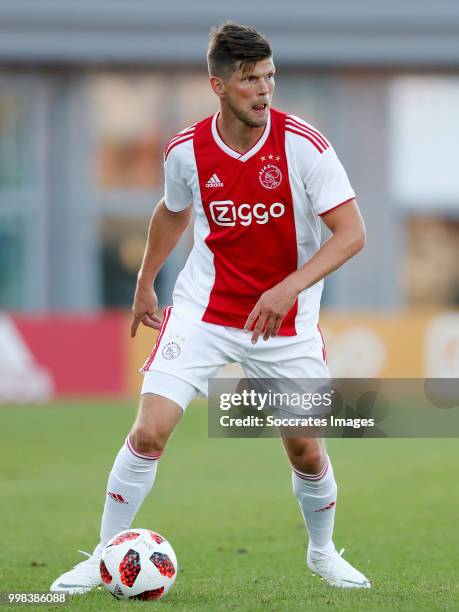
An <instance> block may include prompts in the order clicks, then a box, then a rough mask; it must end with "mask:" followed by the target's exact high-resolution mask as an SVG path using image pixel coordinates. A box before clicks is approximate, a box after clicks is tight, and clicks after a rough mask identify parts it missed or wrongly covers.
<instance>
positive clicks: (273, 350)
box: [243, 329, 370, 588]
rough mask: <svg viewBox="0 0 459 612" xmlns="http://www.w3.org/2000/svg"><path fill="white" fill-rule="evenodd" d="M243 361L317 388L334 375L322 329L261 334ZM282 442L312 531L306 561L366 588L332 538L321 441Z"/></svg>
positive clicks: (259, 373) (340, 582)
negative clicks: (265, 338) (289, 334)
mask: <svg viewBox="0 0 459 612" xmlns="http://www.w3.org/2000/svg"><path fill="white" fill-rule="evenodd" d="M247 336H248V341H247V342H249V341H250V336H249V335H248V334H247ZM243 367H244V370H245V373H246V375H247V377H249V378H251V379H257V378H265V379H266V378H268V379H283V380H285V381H293V380H295V379H303V380H307V381H308V383H307V386H308V387H309V388H310V386H311V384H316V385H317V389H319V388H321V387H322V386H323V385H324V384H325V383H326V382H327V381H328V380H329V379H330V373H329V371H328V367H327V364H326V360H325V349H324V346H323V341H322V336H321V334H320V331H319V329H314V330H313V331H312V332H311V334H299V335H297V336H293V337H290V338H289V337H282V336H277V337H274V338H270V339H269V340H268V341H267V342H263V341H260V340H259V341H258V343H257V344H256V345H255V346H253V347H249V346H248V345H247V357H246V359H245V361H244V364H243ZM287 387H289V388H290V383H289V384H288V385H287ZM295 416H298V414H296V415H295ZM283 442H284V446H285V449H286V451H287V454H288V457H289V460H290V463H291V465H292V479H293V491H294V494H295V496H296V498H297V500H298V503H299V505H300V509H301V512H302V514H303V516H304V519H305V523H306V527H307V530H308V533H309V537H310V541H309V547H308V556H307V564H308V567H309V568H310V569H311V570H312V571H313V573H315V574H318V575H320V576H321V577H322V578H323V579H324V580H326V581H327V582H328V583H329V584H331V585H333V586H338V587H342V588H368V587H369V586H370V582H369V581H368V580H367V578H365V576H364V575H363V574H361V573H360V572H359V571H358V570H356V569H355V568H354V567H352V566H351V565H350V564H349V563H348V562H347V561H345V560H344V559H343V558H342V557H341V554H342V552H343V551H341V552H340V553H338V552H337V551H336V549H335V546H334V544H333V540H332V535H333V526H334V518H335V508H336V493H337V486H336V482H335V478H334V475H333V469H332V466H331V462H330V458H329V457H328V455H327V453H326V450H325V445H324V443H323V441H322V440H321V439H319V438H313V437H311V438H309V437H292V438H288V437H287V435H285V436H283Z"/></svg>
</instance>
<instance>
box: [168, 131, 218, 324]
mask: <svg viewBox="0 0 459 612" xmlns="http://www.w3.org/2000/svg"><path fill="white" fill-rule="evenodd" d="M164 168H165V177H166V187H165V202H166V206H167V208H169V210H172V211H174V212H179V211H180V210H184V209H185V208H187V207H188V206H189V205H190V203H191V202H193V210H194V246H193V248H192V250H191V253H190V254H189V256H188V259H187V261H186V264H185V267H184V268H183V270H182V271H181V272H180V274H179V276H178V278H177V282H176V283H175V288H174V295H173V301H174V306H175V307H176V308H177V309H179V310H181V311H183V314H184V315H185V316H186V315H189V316H190V317H191V318H193V319H194V318H198V319H201V318H202V316H203V314H204V312H205V310H206V308H207V305H208V303H209V296H210V292H211V290H212V287H213V286H214V282H215V268H214V256H213V253H212V251H211V250H210V249H209V248H208V246H207V244H206V243H205V239H206V237H207V236H208V235H209V233H210V227H209V223H208V221H207V217H206V215H205V213H204V209H203V207H202V201H201V191H200V189H199V178H198V169H197V167H196V159H195V156H194V147H193V140H192V139H190V140H187V141H186V142H183V143H180V144H178V145H176V146H175V147H174V148H173V149H172V150H171V151H170V153H169V155H168V157H167V160H166V162H165V164H164Z"/></svg>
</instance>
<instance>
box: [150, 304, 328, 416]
mask: <svg viewBox="0 0 459 612" xmlns="http://www.w3.org/2000/svg"><path fill="white" fill-rule="evenodd" d="M251 337H252V334H250V333H247V332H245V331H244V330H242V329H237V328H234V327H224V326H223V325H214V324H213V323H205V322H204V321H197V320H194V319H192V318H190V317H189V316H187V314H186V313H184V312H183V311H182V310H177V309H176V308H175V307H172V306H168V307H166V308H165V310H164V319H163V323H162V326H161V329H160V332H159V334H158V338H157V340H156V344H155V346H154V348H153V350H152V352H151V354H150V357H149V358H148V359H147V361H146V362H145V364H144V366H143V368H142V371H143V372H144V373H145V376H144V381H143V385H142V391H141V392H142V394H143V393H156V394H158V395H162V396H164V397H167V398H169V399H171V400H173V401H175V402H176V403H177V404H179V406H181V408H182V409H183V410H185V409H186V407H187V406H188V404H189V403H190V402H191V401H192V400H193V399H194V398H195V397H196V396H197V395H198V394H199V395H202V396H204V397H207V394H208V381H209V378H216V377H218V375H219V373H220V371H221V370H222V368H223V367H224V366H226V365H228V364H230V363H240V364H241V366H242V368H243V370H244V372H245V375H246V376H247V377H248V378H288V379H293V378H320V379H328V378H329V377H330V374H329V370H328V366H327V363H326V352H325V345H324V342H323V338H322V334H321V332H320V329H319V328H318V327H317V328H314V329H312V330H311V333H308V334H299V335H297V336H276V337H274V338H269V339H268V340H267V341H264V340H263V338H261V337H260V338H259V339H258V342H257V343H256V344H255V345H253V344H252V343H251Z"/></svg>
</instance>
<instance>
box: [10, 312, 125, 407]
mask: <svg viewBox="0 0 459 612" xmlns="http://www.w3.org/2000/svg"><path fill="white" fill-rule="evenodd" d="M124 321H125V316H124V314H123V313H116V312H115V313H100V314H96V315H58V314H53V315H47V316H43V317H31V316H27V317H26V316H15V315H7V314H3V315H1V316H0V347H1V350H0V355H1V356H0V401H46V400H49V399H51V398H52V397H63V396H67V397H71V396H73V397H78V396H84V395H85V396H114V395H117V396H119V395H125V394H126V365H125V364H126V359H125V350H124V333H125V324H124Z"/></svg>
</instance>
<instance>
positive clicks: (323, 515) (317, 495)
mask: <svg viewBox="0 0 459 612" xmlns="http://www.w3.org/2000/svg"><path fill="white" fill-rule="evenodd" d="M282 441H283V444H284V447H285V450H286V452H287V455H288V458H289V460H290V463H291V466H292V484H293V492H294V495H295V497H296V499H297V500H298V504H299V506H300V510H301V513H302V514H303V517H304V521H305V524H306V528H307V530H308V534H309V549H310V550H314V551H319V552H324V553H331V552H333V551H334V550H335V546H334V544H333V540H332V536H333V526H334V522H335V506H336V495H337V486H336V482H335V477H334V474H333V468H332V466H331V462H330V459H329V457H328V455H327V453H326V450H325V444H324V442H323V440H322V439H320V438H289V437H283V438H282Z"/></svg>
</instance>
